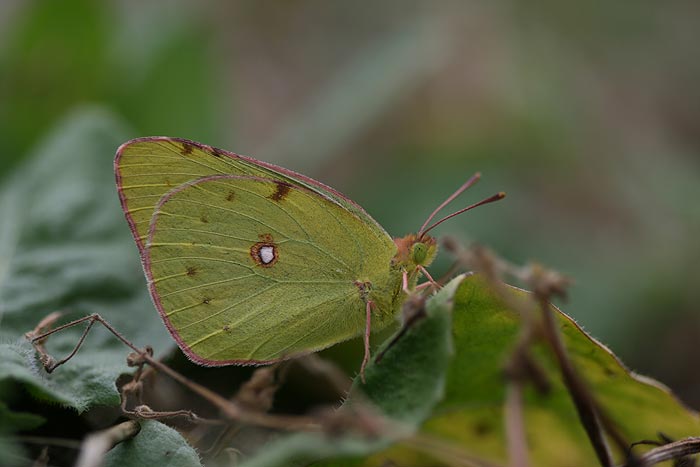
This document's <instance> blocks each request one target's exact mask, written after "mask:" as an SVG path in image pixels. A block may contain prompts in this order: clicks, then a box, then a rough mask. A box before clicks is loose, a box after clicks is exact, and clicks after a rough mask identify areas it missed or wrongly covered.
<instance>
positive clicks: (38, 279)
mask: <svg viewBox="0 0 700 467" xmlns="http://www.w3.org/2000/svg"><path fill="white" fill-rule="evenodd" d="M125 133H126V131H125V130H124V129H123V127H122V125H121V124H119V123H118V122H116V121H115V119H114V118H112V117H111V116H110V115H108V114H107V113H105V112H103V111H100V110H97V109H85V110H83V111H81V112H78V113H76V114H74V115H73V116H71V117H70V118H68V119H67V120H66V121H65V122H63V123H62V124H60V125H59V126H58V127H57V128H56V130H55V131H54V132H53V133H52V134H51V135H50V136H49V137H48V138H47V139H46V140H45V141H44V142H43V144H41V145H40V146H39V148H38V149H37V150H36V152H35V154H34V157H33V158H32V160H30V161H29V163H28V164H27V165H25V166H24V167H22V168H21V169H20V170H19V171H18V172H17V173H16V174H15V176H14V177H13V178H10V179H9V180H6V183H5V184H4V186H3V187H2V191H1V192H0V200H1V201H0V215H1V216H2V219H3V223H2V227H1V228H0V310H1V313H2V315H1V316H0V319H1V321H0V382H2V381H3V380H5V379H11V380H15V381H19V382H21V383H23V384H24V385H25V386H26V387H27V388H28V390H29V391H30V392H31V393H32V394H33V395H35V396H38V397H40V398H42V399H46V400H49V401H53V402H58V403H60V404H62V405H65V406H67V407H70V408H73V409H76V410H78V411H84V410H86V409H88V408H89V407H92V406H95V405H117V404H118V403H119V398H118V394H117V391H116V388H115V386H114V381H115V380H116V378H117V376H118V375H119V374H120V373H122V372H125V371H128V370H129V369H128V367H127V366H126V363H125V357H126V355H127V354H128V349H127V348H126V347H124V346H123V345H122V344H121V343H120V342H118V341H117V340H116V339H115V338H114V337H113V336H111V335H110V334H108V333H107V332H106V331H105V330H103V329H100V327H99V326H96V327H95V328H94V329H93V331H91V333H90V335H89V336H88V338H87V340H86V341H85V344H84V345H85V347H84V348H83V350H82V351H80V352H78V354H77V357H76V358H75V359H73V360H71V361H70V362H69V363H68V364H67V365H64V366H62V367H60V368H58V369H57V370H56V371H55V372H54V373H52V374H50V375H49V374H47V373H46V372H45V371H44V370H43V368H42V367H41V365H40V364H38V362H37V360H36V356H35V352H34V351H33V349H32V347H31V346H30V345H29V343H28V342H27V341H26V339H24V337H23V336H24V333H25V332H27V331H30V330H31V329H33V328H34V327H35V326H36V324H37V323H38V322H39V321H40V320H41V319H42V318H43V317H44V316H46V315H47V314H49V313H51V312H53V311H57V310H62V311H63V312H64V313H65V315H66V316H65V317H64V318H63V322H66V321H68V320H70V319H75V318H79V317H82V316H85V315H87V314H90V313H95V312H97V313H100V314H101V315H102V316H103V317H104V318H105V319H107V320H108V321H109V322H110V323H112V324H113V325H114V326H115V328H116V329H117V330H119V331H120V332H122V333H123V334H124V335H125V336H126V337H127V338H128V339H131V340H133V341H134V343H136V344H137V345H144V344H151V345H154V347H155V348H156V349H159V350H164V349H167V348H168V347H169V346H170V345H171V341H170V340H169V337H168V336H167V333H166V332H165V330H164V329H163V326H162V324H161V323H160V320H159V319H158V317H157V314H156V313H155V311H153V307H152V305H151V303H150V300H149V298H148V295H147V291H146V287H144V279H143V275H142V273H141V268H140V264H139V260H138V255H137V252H136V248H135V247H134V245H133V240H132V239H131V236H130V233H129V230H128V227H127V225H126V222H125V221H124V218H123V214H122V212H121V209H120V206H119V201H118V199H117V195H116V190H115V185H114V175H113V171H112V160H113V157H114V152H115V150H116V148H117V146H118V145H119V144H120V143H121V142H122V141H123V140H124V139H125ZM81 331H82V328H81V329H77V328H75V329H70V330H66V331H63V332H61V333H58V334H55V335H53V336H51V337H50V338H49V339H48V341H47V347H48V349H49V351H50V352H51V354H52V355H54V356H55V357H57V358H60V357H62V356H63V355H65V354H67V353H68V352H69V351H70V350H71V349H72V347H73V346H74V345H75V343H76V342H77V339H78V337H79V336H80V333H81ZM86 349H87V350H86Z"/></svg>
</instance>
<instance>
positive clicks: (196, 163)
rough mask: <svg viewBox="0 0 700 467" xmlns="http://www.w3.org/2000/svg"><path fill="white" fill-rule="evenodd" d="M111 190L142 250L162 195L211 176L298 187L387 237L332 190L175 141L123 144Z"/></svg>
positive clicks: (208, 148)
mask: <svg viewBox="0 0 700 467" xmlns="http://www.w3.org/2000/svg"><path fill="white" fill-rule="evenodd" d="M115 173H116V177H117V188H118V191H119V196H120V199H121V202H122V207H123V208H124V212H125V213H126V216H127V219H128V221H129V225H130V227H131V229H132V232H133V234H134V238H135V239H136V243H137V245H138V247H139V249H140V250H143V246H144V244H145V239H146V235H147V234H148V226H149V223H150V220H151V216H152V215H153V211H154V209H155V208H156V205H157V204H158V201H159V200H160V199H161V197H162V196H163V195H165V194H166V193H168V192H169V191H170V190H172V189H173V188H175V187H178V186H180V185H181V184H183V183H186V182H189V181H193V180H196V179H199V178H201V177H206V176H211V175H221V174H230V175H243V176H258V177H263V178H270V179H274V180H280V181H284V182H287V183H289V184H291V185H294V186H303V187H306V188H308V189H310V190H312V191H315V192H318V193H320V194H322V195H323V196H325V197H326V198H328V199H330V200H332V201H334V202H335V203H336V204H338V205H339V206H340V207H342V208H344V209H346V210H348V211H350V212H352V213H353V214H355V215H356V216H358V217H359V218H360V219H362V220H364V221H365V222H366V223H368V224H370V226H371V228H370V229H369V234H371V235H372V236H374V237H377V238H379V240H380V241H383V239H382V238H381V237H388V234H387V233H386V232H385V231H384V230H383V229H382V227H381V226H380V225H379V224H378V223H377V222H376V221H375V220H374V219H372V217H370V216H369V215H368V214H367V213H366V212H365V211H364V210H363V209H362V208H361V207H360V206H358V205H357V204H355V203H354V202H353V201H352V200H350V199H348V198H346V197H345V196H343V195H341V194H340V193H338V192H337V191H335V190H333V189H332V188H330V187H328V186H325V185H323V184H322V183H320V182H317V181H315V180H313V179H311V178H309V177H306V176H304V175H301V174H298V173H296V172H293V171H291V170H288V169H284V168H282V167H277V166H274V165H272V164H268V163H265V162H262V161H257V160H255V159H252V158H249V157H244V156H239V155H236V154H233V153H230V152H227V151H223V150H221V149H216V148H213V147H211V146H207V145H204V144H200V143H196V142H194V141H189V140H185V139H179V138H168V137H149V138H139V139H135V140H132V141H129V142H127V143H125V144H123V145H122V146H121V147H120V148H119V150H118V151H117V156H116V158H115Z"/></svg>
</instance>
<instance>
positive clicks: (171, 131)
mask: <svg viewBox="0 0 700 467" xmlns="http://www.w3.org/2000/svg"><path fill="white" fill-rule="evenodd" d="M699 17H700V3H698V2H696V1H677V2H654V1H651V0H640V1H636V2H615V3H610V2H576V3H574V2H564V3H560V2H554V1H544V2H537V3H523V2H515V1H510V2H508V1H506V2H458V1H436V2H408V1H383V2H367V3H359V4H358V3H356V2H340V1H333V2H328V1H322V0H316V1H304V0H295V1H269V2H254V1H243V2H229V1H208V2H185V1H170V2H155V1H135V0H132V1H119V2H117V1H97V0H94V1H89V0H70V1H68V0H64V1H60V2H58V1H48V0H47V1H16V0H15V1H7V0H6V1H2V2H0V177H2V178H8V177H10V176H11V173H12V170H13V168H15V167H17V166H18V165H19V164H20V161H21V159H22V158H23V157H25V156H26V155H27V154H29V153H30V151H31V149H32V148H33V147H34V146H35V145H36V143H37V141H38V140H39V139H40V138H41V136H42V135H43V134H45V133H46V132H47V131H48V130H49V129H50V128H51V127H52V125H53V124H55V123H56V122H57V121H58V120H59V119H60V118H62V117H63V116H65V115H66V114H67V113H69V112H71V111H72V110H74V109H75V108H77V107H80V106H84V105H92V104H97V105H99V106H104V107H105V108H107V109H109V110H111V111H113V112H115V113H116V114H117V115H119V116H120V117H122V118H123V119H124V120H125V121H126V122H127V123H128V124H129V125H130V126H131V129H132V130H131V131H132V132H133V135H132V136H134V137H137V136H146V135H169V136H179V137H185V138H190V139H194V140H198V141H202V142H205V143H207V144H211V145H214V146H218V147H222V148H225V149H229V150H231V151H234V152H237V153H241V154H247V155H251V156H254V157H256V158H259V159H262V160H266V161H270V162H274V163H276V164H279V165H282V166H285V167H289V168H292V169H295V170H297V171H300V172H302V173H305V174H308V175H310V176H313V177H315V178H318V179H320V180H321V181H323V182H325V183H327V184H329V185H331V186H333V187H335V188H337V189H339V190H340V191H342V192H344V193H345V194H347V195H348V196H350V197H351V198H353V199H354V200H356V201H357V202H359V203H360V204H361V205H362V206H364V207H365V208H366V209H367V210H368V211H369V212H370V213H371V214H372V215H373V216H374V217H375V218H376V219H377V220H378V221H379V222H380V223H381V224H382V225H384V226H385V228H386V229H387V230H388V231H389V232H390V233H392V234H394V235H397V236H398V235H403V234H405V233H406V232H409V231H415V230H416V229H417V228H418V227H419V226H420V224H421V223H422V221H423V220H424V218H425V216H426V215H427V214H428V213H429V212H430V211H431V210H432V208H433V207H435V206H436V205H437V204H438V203H439V202H440V201H442V200H443V199H444V198H445V197H446V196H447V195H448V194H450V193H451V192H452V191H453V190H454V189H455V188H456V187H457V186H458V185H459V184H460V183H461V182H463V181H464V180H465V179H466V178H467V177H468V176H469V175H471V174H472V173H473V172H475V171H477V170H478V171H481V172H482V173H483V174H484V180H482V182H481V183H480V185H479V186H478V187H476V188H474V189H473V190H471V191H470V192H469V193H468V195H466V196H465V197H464V199H462V200H461V201H460V202H458V203H456V205H455V208H456V207H459V206H461V205H464V204H465V203H467V202H470V201H475V200H477V199H480V198H481V197H484V196H486V195H490V194H492V193H494V192H496V191H499V190H504V191H507V192H508V195H509V196H508V198H507V199H506V200H505V201H503V202H501V203H499V204H496V205H492V206H489V207H485V208H481V210H477V211H474V212H472V213H470V214H467V215H464V216H461V217H460V218H458V219H455V220H453V221H451V222H450V223H448V224H446V225H444V226H443V227H441V228H440V231H439V232H438V233H440V234H445V233H451V234H453V235H456V236H458V237H459V238H461V239H462V240H463V241H464V242H465V243H468V242H471V241H478V242H480V243H483V244H485V245H488V246H490V247H492V248H493V249H495V250H496V251H497V252H499V253H500V254H502V255H503V256H505V257H506V258H507V259H510V260H512V261H516V262H526V261H529V260H536V261H539V262H542V263H544V264H546V265H549V266H551V267H554V268H556V269H558V270H560V271H562V272H564V273H566V274H568V275H570V276H571V277H573V278H574V279H575V281H576V283H575V286H574V287H573V288H572V291H571V296H570V302H569V303H567V304H564V305H563V308H564V310H565V311H566V312H567V313H569V314H571V315H573V316H574V317H575V318H576V319H577V320H578V321H579V322H580V323H581V324H582V325H583V326H584V327H585V328H586V329H587V330H588V331H589V332H590V333H591V334H592V335H594V336H595V337H597V338H599V339H600V340H602V341H603V342H604V343H606V344H607V345H609V346H610V347H611V348H612V349H613V350H614V351H615V352H616V353H617V354H618V355H620V356H621V357H622V359H623V360H624V361H625V362H626V363H627V365H629V366H630V367H631V368H632V369H634V370H637V371H639V372H641V373H643V374H647V375H650V376H654V377H656V378H658V379H660V380H662V381H663V382H665V383H666V384H668V385H670V386H671V387H672V388H673V389H674V390H675V391H676V392H677V393H678V394H679V395H680V396H681V398H682V399H683V400H684V401H686V402H687V403H689V404H691V405H692V406H694V407H695V408H700V372H698V371H697V356H698V354H699V353H700V349H699V348H698V342H700V305H698V303H699V302H700V274H699V273H698V264H700V203H699V201H700V157H699V156H700V86H698V83H700V46H699V45H698V44H700V28H698V27H697V18H699ZM115 149H116V148H115ZM66 170H70V168H67V169H66ZM115 199H116V192H115ZM448 263H449V258H447V257H446V256H445V257H443V258H442V259H441V260H440V261H439V262H438V264H437V265H436V267H435V269H436V274H437V275H439V271H440V270H441V269H442V270H444V269H445V268H446V267H447V265H448ZM154 313H155V311H154Z"/></svg>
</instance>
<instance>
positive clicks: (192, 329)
mask: <svg viewBox="0 0 700 467" xmlns="http://www.w3.org/2000/svg"><path fill="white" fill-rule="evenodd" d="M208 166H209V168H210V169H211V170H213V169H216V170H219V169H223V167H222V166H219V165H216V164H213V165H208ZM158 170H160V168H159V169H158ZM182 176H183V177H184V176H187V177H191V176H192V174H191V173H190V172H189V171H188V172H187V175H182ZM168 177H172V180H170V182H171V183H172V182H174V183H177V182H179V181H181V179H180V178H176V177H175V175H174V172H172V173H171V175H169V176H168ZM131 180H132V181H136V180H137V179H136V178H133V177H132V178H131ZM144 181H145V179H144ZM144 181H142V183H141V184H142V185H148V183H144ZM161 183H162V180H161ZM134 185H136V184H134ZM160 188H161V187H159V189H160ZM130 189H131V190H136V188H130ZM147 196H150V195H147ZM139 199H150V198H139V197H136V198H134V200H133V202H134V203H137V201H138V200H139ZM131 202H132V201H131V200H129V203H130V204H131ZM147 203H149V205H150V201H147ZM132 209H138V208H132ZM143 211H147V209H144V210H143ZM140 212H141V211H139V210H136V211H132V213H133V218H134V222H135V224H136V225H137V226H138V227H137V228H138V232H139V234H140V235H142V236H143V237H144V245H145V247H144V250H143V260H144V266H145V269H146V273H147V276H148V279H149V287H150V289H151V294H152V297H153V300H154V302H155V304H156V307H157V308H158V310H159V312H160V313H161V316H162V318H163V320H164V321H165V323H166V325H167V326H168V329H169V330H170V331H171V333H172V334H173V336H174V337H175V338H176V340H177V341H178V344H179V345H180V347H181V348H182V349H183V350H184V351H185V353H187V355H188V356H189V357H190V358H192V359H193V360H195V361H197V362H198V363H202V364H205V365H224V364H231V363H261V362H268V361H274V360H277V359H280V358H285V357H288V356H291V355H295V354H299V353H306V352H310V351H314V350H319V349H322V348H325V347H328V346H330V345H332V344H335V343H337V342H340V341H342V340H345V339H348V338H350V337H353V336H356V335H358V334H360V333H361V332H362V330H363V329H364V325H365V322H364V309H365V302H364V301H363V300H362V298H361V290H360V289H359V288H358V285H357V282H358V281H360V282H365V281H368V282H371V283H373V284H374V285H375V287H394V286H395V284H394V283H395V282H396V281H395V280H394V282H391V283H389V282H390V281H389V279H390V275H391V274H390V263H391V258H392V256H393V255H394V244H393V242H392V240H391V238H389V237H388V236H384V237H382V236H378V235H377V232H376V229H375V227H374V225H373V224H370V223H368V222H366V221H365V220H364V219H362V218H361V217H359V216H357V215H356V214H355V213H354V212H351V211H350V210H348V209H345V208H344V207H343V206H340V205H339V204H338V203H336V202H335V201H334V200H332V199H329V198H328V197H326V196H324V195H323V194H322V193H319V192H317V191H314V190H311V189H308V188H306V187H303V186H298V185H292V184H289V183H287V182H286V181H283V180H279V179H272V178H265V177H256V176H247V175H246V176H241V175H213V176H211V175H210V176H205V177H202V178H198V179H195V180H190V181H187V182H185V183H182V184H180V185H179V186H177V187H175V188H172V189H170V190H169V191H168V192H166V194H164V195H161V197H160V198H159V200H158V201H157V202H156V203H155V204H154V206H153V207H152V209H151V211H150V217H149V222H148V224H149V227H148V229H144V228H143V221H142V220H141V219H140V217H141V216H140V214H139V213H140ZM391 311H392V313H393V311H394V310H391Z"/></svg>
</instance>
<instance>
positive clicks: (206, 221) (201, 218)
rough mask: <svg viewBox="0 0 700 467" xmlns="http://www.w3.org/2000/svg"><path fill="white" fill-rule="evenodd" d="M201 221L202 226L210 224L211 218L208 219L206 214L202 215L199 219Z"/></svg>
mask: <svg viewBox="0 0 700 467" xmlns="http://www.w3.org/2000/svg"><path fill="white" fill-rule="evenodd" d="M199 220H200V221H202V224H208V223H209V218H208V217H207V215H206V214H202V215H201V216H200V217H199Z"/></svg>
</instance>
